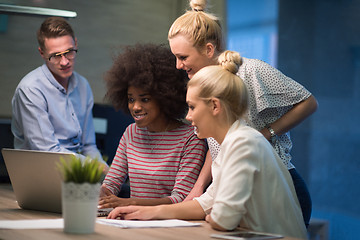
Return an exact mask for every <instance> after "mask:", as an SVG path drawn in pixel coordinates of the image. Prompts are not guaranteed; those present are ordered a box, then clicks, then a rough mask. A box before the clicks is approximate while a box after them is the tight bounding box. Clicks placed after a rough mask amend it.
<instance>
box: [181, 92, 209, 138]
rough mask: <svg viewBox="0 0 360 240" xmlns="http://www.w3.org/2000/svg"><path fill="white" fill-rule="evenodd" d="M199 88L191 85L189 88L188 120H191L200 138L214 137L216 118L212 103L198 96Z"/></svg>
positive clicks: (187, 95) (187, 97) (187, 98)
mask: <svg viewBox="0 0 360 240" xmlns="http://www.w3.org/2000/svg"><path fill="white" fill-rule="evenodd" d="M198 91H199V88H198V87H197V86H191V87H189V88H188V90H187V94H186V102H187V104H188V106H189V111H188V114H187V115H186V120H188V121H190V122H191V124H192V125H193V126H194V127H195V133H196V135H197V136H198V138H208V137H212V136H213V134H212V132H211V131H212V127H211V126H214V125H213V121H214V118H213V116H212V111H211V105H210V104H209V103H208V102H206V101H204V100H203V99H200V98H199V97H198Z"/></svg>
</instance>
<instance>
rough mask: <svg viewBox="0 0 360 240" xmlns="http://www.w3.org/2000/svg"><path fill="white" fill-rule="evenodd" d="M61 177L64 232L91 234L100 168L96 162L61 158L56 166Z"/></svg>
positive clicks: (101, 171)
mask: <svg viewBox="0 0 360 240" xmlns="http://www.w3.org/2000/svg"><path fill="white" fill-rule="evenodd" d="M57 167H58V169H59V170H60V173H61V175H62V177H63V182H62V215H63V219H64V232H68V233H84V234H88V233H93V232H94V229H95V222H96V215H97V205H98V201H99V192H100V182H101V179H102V174H103V169H104V167H103V165H102V164H101V163H100V162H98V161H97V160H96V159H91V158H89V157H86V158H85V160H82V159H81V158H80V157H79V156H77V155H72V156H71V157H70V159H64V158H61V159H60V162H59V163H58V164H57Z"/></svg>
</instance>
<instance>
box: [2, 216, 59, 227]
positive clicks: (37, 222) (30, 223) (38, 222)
mask: <svg viewBox="0 0 360 240" xmlns="http://www.w3.org/2000/svg"><path fill="white" fill-rule="evenodd" d="M57 228H64V220H63V219H62V218H57V219H34V220H0V229H57Z"/></svg>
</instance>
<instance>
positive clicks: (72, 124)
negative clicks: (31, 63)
mask: <svg viewBox="0 0 360 240" xmlns="http://www.w3.org/2000/svg"><path fill="white" fill-rule="evenodd" d="M93 104H94V99H93V95H92V92H91V88H90V85H89V83H88V82H87V80H86V79H85V78H84V77H83V76H81V75H79V74H78V73H76V72H73V75H72V76H71V77H70V79H69V85H68V90H67V91H66V90H65V88H64V87H62V86H61V85H60V84H59V83H58V82H57V81H56V79H55V78H54V76H53V75H52V73H51V72H50V70H49V69H48V67H47V66H46V65H45V64H44V65H42V66H41V67H38V68H37V69H35V70H33V71H32V72H30V73H29V74H27V75H26V76H25V77H24V78H23V79H22V80H21V82H20V83H19V85H18V86H17V88H16V90H15V94H14V97H13V99H12V114H13V115H12V123H11V129H12V132H13V134H14V146H15V148H17V149H31V150H41V151H52V152H75V153H81V154H82V155H86V156H91V157H93V158H95V157H97V158H98V159H99V160H101V161H102V158H101V155H100V152H99V150H98V149H97V147H96V143H95V131H94V125H93V117H92V108H93Z"/></svg>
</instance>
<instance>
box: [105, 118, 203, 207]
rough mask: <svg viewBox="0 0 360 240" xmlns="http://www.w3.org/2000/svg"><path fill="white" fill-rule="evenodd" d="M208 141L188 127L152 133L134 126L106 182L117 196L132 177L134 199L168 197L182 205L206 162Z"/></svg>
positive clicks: (128, 128) (129, 131)
mask: <svg viewBox="0 0 360 240" xmlns="http://www.w3.org/2000/svg"><path fill="white" fill-rule="evenodd" d="M205 146H206V145H205V141H204V140H201V139H198V138H197V136H196V135H195V134H194V129H193V127H192V126H189V125H185V124H183V125H181V126H180V127H178V128H176V129H173V130H171V131H167V132H149V131H147V130H146V128H139V127H137V126H136V124H135V123H134V124H131V125H129V126H128V127H127V129H126V130H125V132H124V134H123V136H122V138H121V140H120V143H119V146H118V148H117V151H116V154H115V157H114V160H113V162H112V165H111V167H110V170H109V172H108V174H107V175H106V178H105V180H104V184H105V185H106V188H107V189H109V190H110V191H111V192H112V193H114V194H115V195H117V194H118V193H119V191H120V189H121V185H122V184H123V182H124V180H125V179H126V176H127V175H128V176H129V181H130V191H131V197H133V198H162V197H167V196H168V197H169V198H170V199H171V201H172V202H173V203H177V202H181V201H182V200H183V199H185V197H186V196H187V195H188V194H189V192H190V191H191V189H192V187H193V186H194V183H195V182H196V180H197V178H198V175H199V173H200V170H201V167H202V165H203V161H204V158H205V151H206V149H205V148H206V147H205Z"/></svg>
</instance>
